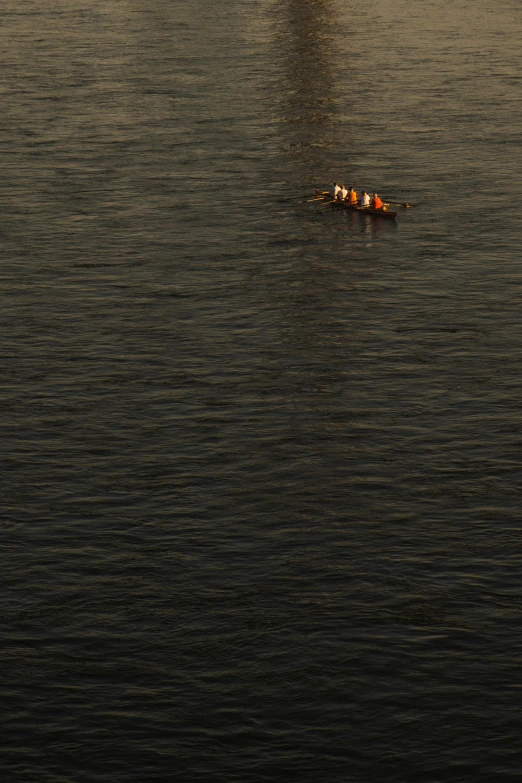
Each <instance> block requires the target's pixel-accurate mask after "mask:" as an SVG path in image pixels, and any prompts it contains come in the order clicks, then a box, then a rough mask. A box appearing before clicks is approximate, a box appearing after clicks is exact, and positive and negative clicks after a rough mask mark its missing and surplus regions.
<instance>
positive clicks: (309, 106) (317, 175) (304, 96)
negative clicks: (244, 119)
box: [274, 0, 340, 183]
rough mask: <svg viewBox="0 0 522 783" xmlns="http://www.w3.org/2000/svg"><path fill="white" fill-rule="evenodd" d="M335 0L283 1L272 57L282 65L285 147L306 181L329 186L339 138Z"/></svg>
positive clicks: (281, 111)
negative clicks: (324, 183) (327, 183)
mask: <svg viewBox="0 0 522 783" xmlns="http://www.w3.org/2000/svg"><path fill="white" fill-rule="evenodd" d="M335 24H336V14H335V5H334V3H333V1H332V0H281V2H280V4H279V5H278V6H277V8H276V25H275V28H276V34H275V41H274V56H275V57H276V58H277V59H278V60H279V61H280V63H281V68H280V83H279V84H278V85H277V87H278V89H277V94H278V95H279V96H280V103H279V116H278V120H279V123H280V137H281V149H282V151H283V152H284V154H285V157H286V158H287V161H288V163H289V164H290V165H291V166H292V168H293V169H294V170H297V171H298V172H299V174H300V176H301V178H302V182H303V183H306V182H314V183H316V182H328V181H329V180H330V179H331V178H332V174H331V171H332V169H334V168H335V166H334V165H333V164H334V160H335V158H336V153H337V145H338V141H339V137H340V130H339V125H338V119H339V117H338V96H337V92H336V85H335V66H336V55H335V48H334V30H335Z"/></svg>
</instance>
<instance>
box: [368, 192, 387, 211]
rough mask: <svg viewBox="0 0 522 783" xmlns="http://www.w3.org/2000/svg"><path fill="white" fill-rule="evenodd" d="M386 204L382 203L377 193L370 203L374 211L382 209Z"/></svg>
mask: <svg viewBox="0 0 522 783" xmlns="http://www.w3.org/2000/svg"><path fill="white" fill-rule="evenodd" d="M383 206H384V204H383V203H382V201H381V199H380V198H379V196H378V195H377V193H374V194H373V196H372V200H371V201H370V207H371V208H372V209H382V208H383Z"/></svg>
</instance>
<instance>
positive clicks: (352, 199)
mask: <svg viewBox="0 0 522 783" xmlns="http://www.w3.org/2000/svg"><path fill="white" fill-rule="evenodd" d="M348 203H349V204H350V206H351V207H356V206H357V193H356V192H355V190H354V189H353V185H350V190H349V191H348Z"/></svg>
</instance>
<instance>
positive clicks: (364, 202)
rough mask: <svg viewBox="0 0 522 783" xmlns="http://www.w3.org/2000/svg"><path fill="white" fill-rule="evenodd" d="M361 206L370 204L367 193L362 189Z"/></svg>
mask: <svg viewBox="0 0 522 783" xmlns="http://www.w3.org/2000/svg"><path fill="white" fill-rule="evenodd" d="M360 204H361V207H369V206H370V196H369V195H368V193H367V192H366V191H365V190H363V192H362V193H361V201H360Z"/></svg>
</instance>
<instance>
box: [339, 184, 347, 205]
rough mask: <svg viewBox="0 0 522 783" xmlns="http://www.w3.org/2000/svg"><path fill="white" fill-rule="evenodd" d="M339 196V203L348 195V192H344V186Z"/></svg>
mask: <svg viewBox="0 0 522 783" xmlns="http://www.w3.org/2000/svg"><path fill="white" fill-rule="evenodd" d="M339 195H340V199H341V201H346V197H347V195H348V191H347V190H346V188H345V186H344V185H343V187H342V190H341V193H340V194H339Z"/></svg>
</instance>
